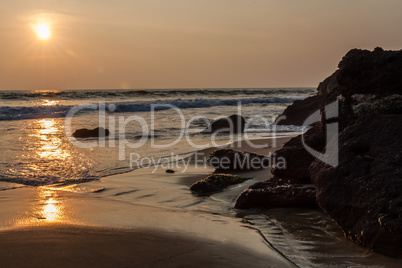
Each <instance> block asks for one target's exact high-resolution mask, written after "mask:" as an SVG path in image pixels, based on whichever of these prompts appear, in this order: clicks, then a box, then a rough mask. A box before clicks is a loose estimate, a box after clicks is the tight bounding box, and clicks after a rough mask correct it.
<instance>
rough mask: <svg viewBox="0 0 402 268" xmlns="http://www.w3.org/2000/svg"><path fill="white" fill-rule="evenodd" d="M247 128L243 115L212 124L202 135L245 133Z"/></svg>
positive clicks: (235, 115) (232, 116) (219, 120)
mask: <svg viewBox="0 0 402 268" xmlns="http://www.w3.org/2000/svg"><path fill="white" fill-rule="evenodd" d="M245 126H246V120H244V118H243V116H241V115H237V114H234V115H231V116H229V117H226V118H221V119H218V120H215V121H213V122H212V123H210V124H209V125H208V127H207V129H205V130H204V131H203V132H202V133H209V134H212V133H215V132H221V133H232V134H237V133H243V132H244V128H245Z"/></svg>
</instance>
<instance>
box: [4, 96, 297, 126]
mask: <svg viewBox="0 0 402 268" xmlns="http://www.w3.org/2000/svg"><path fill="white" fill-rule="evenodd" d="M297 99H300V98H239V99H207V98H198V99H165V100H155V101H132V102H114V103H113V102H111V103H107V105H108V107H110V106H109V104H114V105H115V106H114V109H113V112H117V113H124V112H148V111H151V110H152V109H153V110H154V111H161V110H167V109H172V108H174V107H176V108H180V109H189V108H207V107H214V106H235V105H238V104H239V103H240V104H242V105H245V104H252V103H260V104H261V103H292V102H293V101H295V100H297ZM73 107H74V106H71V105H54V106H3V107H0V121H11V120H22V119H39V118H59V117H65V116H66V115H67V114H68V112H69V111H70V110H71V109H72V108H73ZM95 107H97V108H96V109H98V108H99V105H98V104H96V105H95ZM96 109H94V108H88V107H87V106H86V105H80V109H79V111H80V113H85V112H91V111H94V110H96Z"/></svg>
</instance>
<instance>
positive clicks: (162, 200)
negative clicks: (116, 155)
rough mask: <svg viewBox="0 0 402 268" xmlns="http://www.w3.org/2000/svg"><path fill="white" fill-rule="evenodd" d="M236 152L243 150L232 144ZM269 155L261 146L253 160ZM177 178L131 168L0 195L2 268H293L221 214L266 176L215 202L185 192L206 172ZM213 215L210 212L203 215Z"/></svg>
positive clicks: (190, 170)
mask: <svg viewBox="0 0 402 268" xmlns="http://www.w3.org/2000/svg"><path fill="white" fill-rule="evenodd" d="M288 139H289V138H282V139H281V140H280V141H278V144H283V142H285V141H286V140H288ZM267 140H269V139H267ZM258 142H263V140H260V141H258ZM236 149H244V150H249V149H250V148H248V147H247V146H246V145H244V144H240V145H239V144H238V145H237V147H236ZM276 149H278V148H272V146H270V147H268V146H265V148H263V149H258V153H263V154H269V152H272V151H274V150H276ZM212 150H214V149H213V148H212V149H208V150H204V151H203V152H202V153H204V154H208V153H209V152H210V151H212ZM181 171H183V170H177V171H176V173H174V174H167V173H165V170H164V169H158V170H157V171H156V172H153V169H152V168H149V169H139V170H135V171H133V172H129V173H126V174H120V175H115V176H110V177H105V178H102V179H101V180H99V181H94V182H90V183H83V184H78V185H67V186H66V185H64V186H56V187H54V186H51V187H22V188H18V189H13V190H7V191H1V192H0V200H1V201H2V207H1V208H0V248H1V251H0V258H1V262H2V266H4V267H22V266H30V267H54V266H59V267H71V266H77V267H84V266H85V267H100V266H102V267H159V266H163V267H205V266H210V267H293V266H294V265H293V263H292V262H290V261H289V260H287V259H286V258H285V257H283V256H282V255H281V254H280V253H279V252H277V251H276V250H275V249H274V248H271V247H270V245H269V244H268V243H267V242H266V241H265V240H264V239H263V237H261V236H260V234H259V233H258V232H256V231H255V230H253V229H250V228H246V227H245V226H243V224H242V223H241V219H238V218H235V217H233V216H227V214H228V213H229V212H228V211H225V210H224V209H222V208H223V207H229V209H230V210H232V207H233V206H230V204H233V202H234V200H235V197H236V195H237V194H238V193H239V192H241V191H242V190H243V189H244V188H246V187H247V186H248V185H250V184H251V183H253V181H254V182H255V181H256V180H262V179H265V178H267V177H269V176H270V174H269V171H267V170H263V171H256V172H254V175H255V177H256V179H255V180H252V181H251V182H247V183H245V184H242V185H241V186H234V187H233V188H231V189H229V191H224V192H223V193H221V194H217V195H216V197H215V199H212V198H209V199H200V198H199V197H197V196H194V195H193V194H192V193H191V192H190V191H189V186H190V185H191V184H192V183H194V182H195V181H197V180H199V179H203V178H205V177H206V176H208V175H209V174H211V173H212V172H213V170H212V169H211V168H208V167H207V168H204V167H198V168H197V167H195V166H194V165H191V167H190V168H188V169H187V170H186V172H184V173H182V172H181ZM249 175H253V174H251V173H250V174H249ZM214 196H215V195H214ZM218 201H222V202H223V203H224V202H227V203H229V206H222V205H220V204H222V202H218ZM214 206H215V207H214ZM226 209H227V208H226ZM214 210H216V211H217V213H211V211H212V212H213V211H214Z"/></svg>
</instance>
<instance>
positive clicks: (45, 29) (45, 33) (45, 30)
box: [32, 23, 51, 40]
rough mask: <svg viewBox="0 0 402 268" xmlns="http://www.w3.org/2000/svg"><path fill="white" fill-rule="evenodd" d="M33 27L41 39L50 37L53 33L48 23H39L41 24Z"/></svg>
mask: <svg viewBox="0 0 402 268" xmlns="http://www.w3.org/2000/svg"><path fill="white" fill-rule="evenodd" d="M32 28H33V30H34V31H35V33H36V34H37V35H38V37H39V39H42V40H46V39H49V37H50V35H51V33H50V27H49V25H48V24H47V23H39V24H36V25H33V26H32Z"/></svg>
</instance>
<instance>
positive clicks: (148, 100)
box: [0, 88, 315, 186]
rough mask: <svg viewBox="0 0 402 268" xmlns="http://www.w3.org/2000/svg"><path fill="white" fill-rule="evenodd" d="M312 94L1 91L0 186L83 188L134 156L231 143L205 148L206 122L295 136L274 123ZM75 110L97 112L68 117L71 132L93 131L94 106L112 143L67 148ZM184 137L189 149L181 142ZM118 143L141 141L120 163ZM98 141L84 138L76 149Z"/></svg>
mask: <svg viewBox="0 0 402 268" xmlns="http://www.w3.org/2000/svg"><path fill="white" fill-rule="evenodd" d="M313 93H315V88H223V89H219V88H216V89H150V90H118V89H116V90H34V91H0V121H1V122H0V135H1V137H2V139H1V141H0V151H1V156H0V181H5V182H14V183H19V184H24V185H33V186H39V185H49V184H54V183H69V182H73V183H80V182H87V181H91V180H96V179H98V178H100V177H102V176H109V175H113V174H119V173H124V172H127V171H130V170H131V169H133V168H136V167H135V166H133V165H132V161H130V154H132V153H135V154H138V155H139V156H140V157H141V158H147V157H148V158H149V157H154V158H157V157H165V156H169V155H171V154H174V155H180V156H183V157H184V156H186V155H188V154H191V153H192V152H194V151H195V150H196V149H202V148H206V147H211V146H213V145H218V146H219V145H224V144H226V143H229V142H230V141H231V140H230V137H228V135H225V134H220V135H217V137H215V140H216V144H211V143H210V142H209V143H208V142H207V141H209V140H210V135H205V134H200V132H201V131H202V130H203V129H204V128H205V126H206V125H205V120H204V119H203V118H207V119H208V120H213V119H217V118H220V117H225V116H230V115H232V114H241V115H242V116H243V117H244V118H245V119H246V120H248V121H249V124H248V125H247V126H246V131H245V134H246V135H247V138H249V139H254V138H259V137H268V136H272V135H293V134H295V133H300V132H301V131H302V130H303V128H302V127H299V126H278V127H275V126H272V122H273V120H274V119H275V117H276V116H278V115H279V114H280V113H282V111H283V110H284V109H285V108H286V106H288V105H290V104H291V103H292V102H293V101H294V100H297V99H303V98H306V97H307V96H309V95H312V94H313ZM77 105H81V106H82V107H83V106H84V105H95V106H94V107H96V108H85V107H83V108H80V109H79V111H78V112H77V113H75V114H74V116H72V119H71V125H70V126H69V127H70V128H71V131H72V132H74V130H76V129H79V128H96V127H98V126H99V124H100V123H102V122H101V121H102V119H100V115H101V114H103V113H102V111H101V109H100V108H99V107H103V106H104V107H106V112H105V116H104V117H105V119H103V120H104V121H105V123H104V126H105V127H106V128H108V129H113V130H115V135H114V137H107V138H105V139H104V140H103V141H102V142H103V143H104V145H103V146H102V145H99V146H95V147H93V148H80V147H78V146H75V145H74V144H72V142H71V140H70V139H69V138H68V136H66V124H65V123H66V122H65V118H66V116H67V115H68V113H69V112H70V111H71V110H72V109H73V108H74V107H77ZM130 117H131V118H137V119H138V118H140V119H142V121H141V122H142V123H141V122H140V121H138V120H137V121H136V119H134V120H132V121H130V122H128V123H127V124H125V125H124V128H122V127H121V126H120V125H119V124H118V123H120V122H123V121H124V120H129V118H130ZM120 120H122V121H120ZM111 123H113V124H112V125H111ZM144 126H145V127H144ZM184 132H185V133H186V134H188V136H189V137H190V139H191V143H189V142H186V140H185V139H184V138H183V137H181V138H180V135H181V134H182V133H184ZM122 138H123V139H124V141H126V142H127V143H129V144H130V145H131V144H137V143H139V142H140V141H141V142H142V141H143V140H144V139H146V141H145V143H144V144H143V145H142V146H137V147H136V148H135V149H131V148H128V146H125V148H124V151H125V152H124V154H125V156H124V157H119V154H121V153H122V152H121V151H122V150H121V149H122V148H121V146H119V142H120V144H121V140H122ZM96 141H97V139H90V138H89V139H85V140H84V141H81V143H83V144H85V143H93V142H96ZM175 141H177V143H175V144H174V145H171V146H164V145H169V144H171V143H173V142H175ZM151 142H153V143H154V144H157V145H160V146H159V147H158V146H152V144H151ZM193 144H197V147H196V148H195V147H194V146H193ZM155 147H157V148H155ZM119 158H120V159H119ZM122 158H124V159H122Z"/></svg>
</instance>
